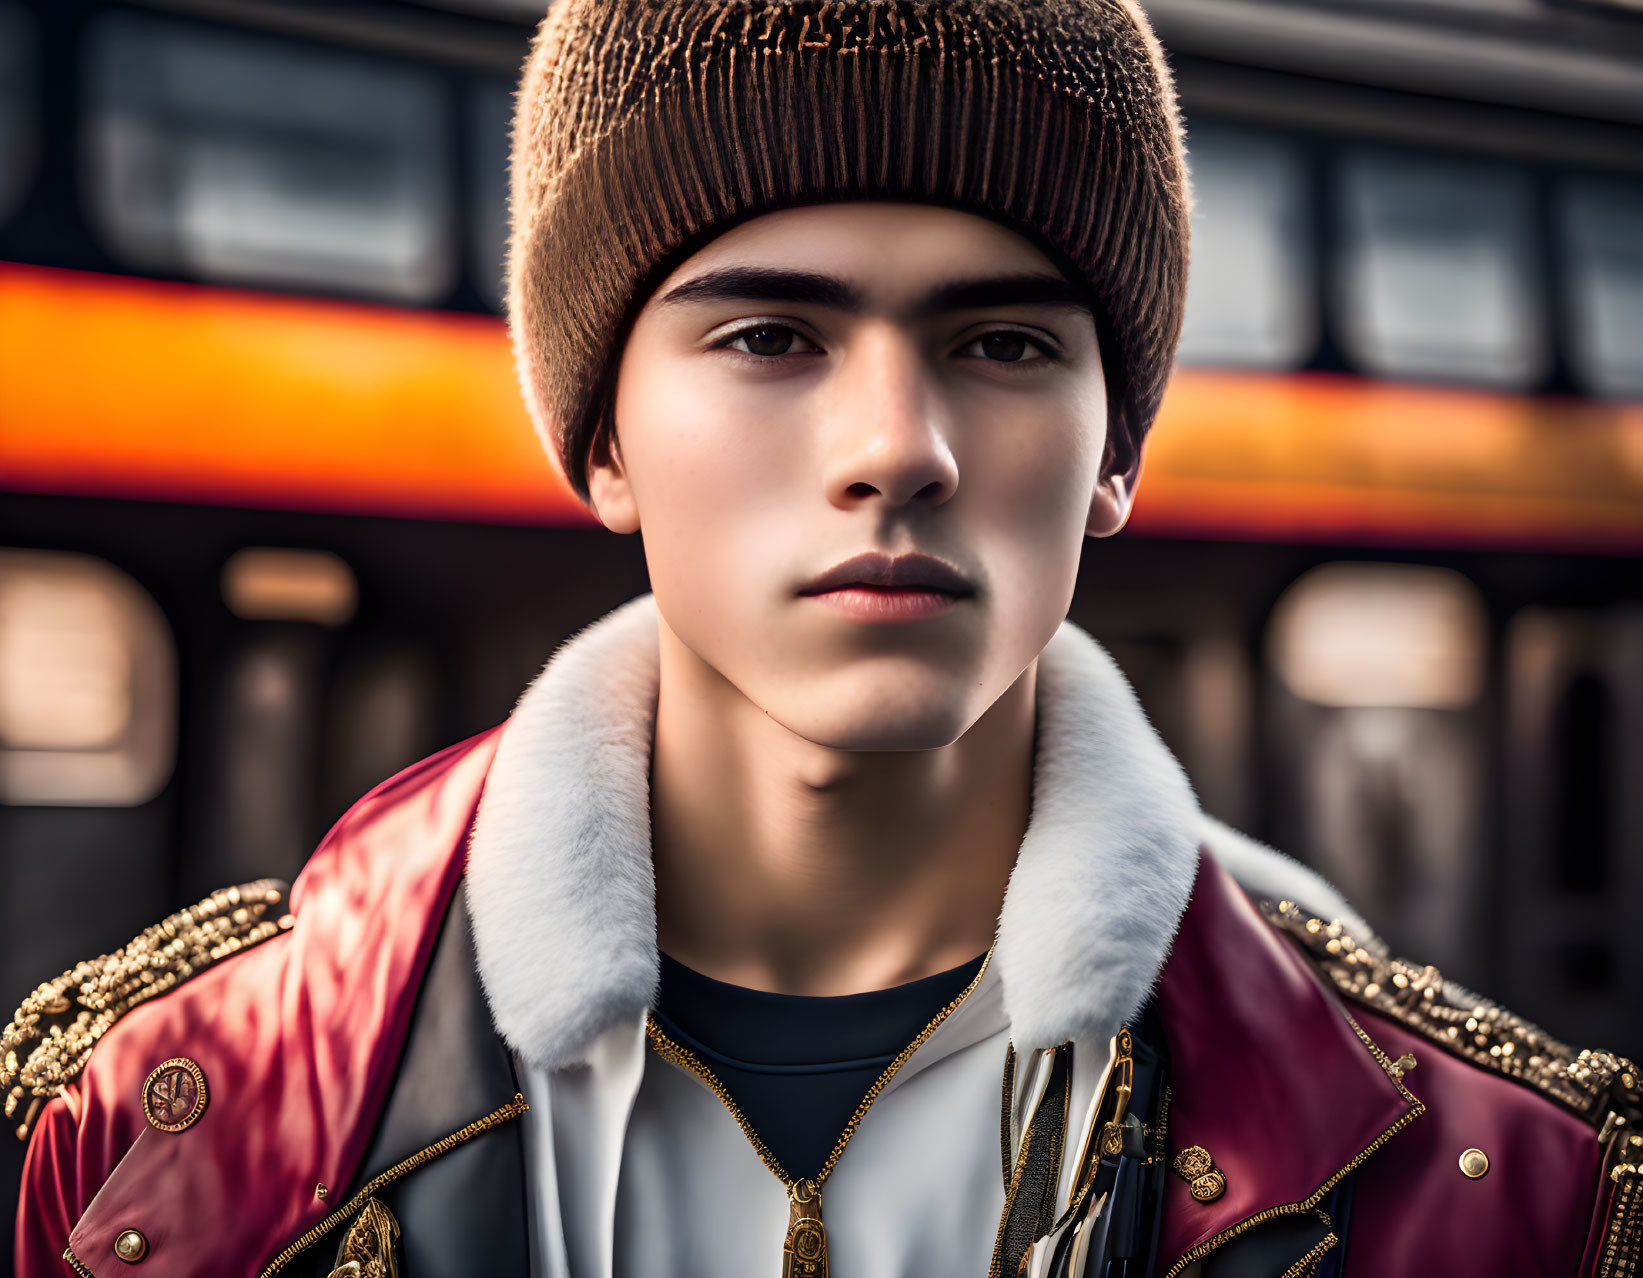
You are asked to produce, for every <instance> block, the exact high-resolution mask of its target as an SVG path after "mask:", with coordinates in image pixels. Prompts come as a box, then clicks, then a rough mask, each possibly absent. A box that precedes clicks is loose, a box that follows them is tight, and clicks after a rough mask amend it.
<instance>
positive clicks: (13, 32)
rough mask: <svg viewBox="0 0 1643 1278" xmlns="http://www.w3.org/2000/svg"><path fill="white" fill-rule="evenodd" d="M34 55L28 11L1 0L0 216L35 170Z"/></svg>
mask: <svg viewBox="0 0 1643 1278" xmlns="http://www.w3.org/2000/svg"><path fill="white" fill-rule="evenodd" d="M33 54H34V39H33V32H32V31H31V30H30V27H29V16H28V14H27V13H25V12H24V11H23V9H22V7H21V6H20V5H17V4H12V3H9V2H8V0H0V219H4V218H7V217H10V216H11V213H12V210H13V209H15V208H16V207H17V202H18V201H19V200H20V199H21V198H22V195H23V191H24V188H25V187H27V185H28V181H29V176H30V174H31V173H32V171H33V169H34V157H35V147H36V141H35V130H36V127H37V126H36V122H35V121H36V117H35V110H34V92H35V90H34V63H33Z"/></svg>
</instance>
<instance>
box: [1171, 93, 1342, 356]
mask: <svg viewBox="0 0 1643 1278" xmlns="http://www.w3.org/2000/svg"><path fill="white" fill-rule="evenodd" d="M1188 149H1189V153H1190V161H1191V169H1192V183H1193V188H1194V192H1195V199H1194V204H1195V206H1196V207H1195V208H1194V211H1193V218H1192V271H1191V273H1190V274H1189V276H1188V283H1187V310H1186V322H1185V325H1184V327H1183V329H1182V333H1181V349H1180V359H1181V361H1182V362H1183V363H1187V364H1231V365H1243V366H1252V367H1256V368H1296V367H1298V366H1300V365H1302V364H1304V363H1306V362H1307V360H1308V359H1309V358H1310V357H1311V355H1312V352H1313V349H1314V348H1315V347H1316V345H1317V342H1318V316H1317V306H1316V303H1315V301H1314V298H1315V296H1316V289H1315V274H1316V267H1315V265H1314V262H1315V258H1314V253H1313V247H1312V240H1313V237H1312V223H1313V218H1312V212H1311V200H1310V198H1309V194H1308V191H1309V187H1308V181H1307V172H1306V166H1305V163H1304V161H1303V158H1302V155H1301V153H1300V150H1299V148H1298V147H1296V146H1295V145H1294V144H1293V143H1290V142H1288V141H1287V140H1285V139H1283V138H1279V137H1272V136H1267V135H1264V134H1261V133H1258V132H1254V131H1252V130H1248V129H1242V128H1239V127H1237V126H1235V125H1225V124H1220V123H1210V124H1205V123H1199V124H1197V125H1195V126H1194V127H1193V129H1192V132H1191V136H1190V138H1189V141H1188Z"/></svg>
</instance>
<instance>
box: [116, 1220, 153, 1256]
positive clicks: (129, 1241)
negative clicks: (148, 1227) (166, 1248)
mask: <svg viewBox="0 0 1643 1278" xmlns="http://www.w3.org/2000/svg"><path fill="white" fill-rule="evenodd" d="M114 1254H115V1255H116V1256H118V1257H119V1258H120V1259H121V1260H123V1261H125V1262H126V1264H128V1265H135V1264H136V1263H137V1262H138V1261H139V1260H141V1259H142V1258H143V1257H144V1256H146V1255H148V1239H146V1238H144V1237H143V1231H142V1230H140V1229H122V1230H121V1231H120V1234H119V1236H118V1237H117V1238H115V1240H114Z"/></svg>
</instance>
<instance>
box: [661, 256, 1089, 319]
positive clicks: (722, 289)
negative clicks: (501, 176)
mask: <svg viewBox="0 0 1643 1278" xmlns="http://www.w3.org/2000/svg"><path fill="white" fill-rule="evenodd" d="M700 302H796V303H801V304H805V305H809V306H825V307H827V308H828V309H829V310H835V311H843V312H845V313H846V314H849V315H860V314H862V313H863V312H864V311H866V310H867V299H866V298H865V297H864V296H863V294H862V292H861V290H860V289H859V288H857V287H856V286H855V285H854V284H851V283H850V282H849V281H847V280H842V279H839V278H838V277H837V276H835V275H821V274H817V273H815V272H811V271H789V270H781V269H779V268H775V267H762V266H731V267H725V268H723V269H721V270H717V271H709V272H707V274H705V275H698V276H696V278H694V279H689V280H686V281H685V282H684V283H683V284H680V285H678V286H676V287H675V288H672V289H670V290H668V292H666V293H664V294H663V295H662V296H661V297H659V298H658V299H657V301H656V304H657V305H658V306H683V305H689V304H691V303H700ZM993 306H1049V307H1054V308H1056V309H1058V310H1076V311H1082V312H1086V313H1089V314H1092V315H1093V314H1094V309H1093V307H1092V305H1091V303H1090V301H1089V300H1088V297H1087V295H1086V294H1085V293H1084V291H1083V290H1081V289H1079V288H1078V287H1076V286H1075V285H1073V284H1072V283H1070V282H1069V281H1068V280H1067V279H1065V278H1064V277H1063V276H1060V275H1044V274H1039V273H1035V272H1024V273H1021V274H1016V275H991V276H986V277H983V278H978V279H969V280H952V281H950V282H948V283H946V284H940V285H937V286H936V287H935V288H933V289H931V290H930V291H929V292H928V293H926V294H925V295H924V296H923V297H921V298H919V299H918V300H917V301H916V302H914V304H913V307H912V309H911V311H910V312H909V313H908V315H907V317H906V318H909V319H914V320H923V319H932V318H934V317H935V316H938V315H945V314H948V313H950V312H953V311H967V310H976V309H979V308H982V307H993Z"/></svg>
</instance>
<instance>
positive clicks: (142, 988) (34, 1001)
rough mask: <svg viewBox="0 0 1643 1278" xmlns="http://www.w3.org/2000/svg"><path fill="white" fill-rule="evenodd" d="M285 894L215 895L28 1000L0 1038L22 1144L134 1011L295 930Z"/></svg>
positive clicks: (257, 885) (264, 887)
mask: <svg viewBox="0 0 1643 1278" xmlns="http://www.w3.org/2000/svg"><path fill="white" fill-rule="evenodd" d="M288 890H289V889H288V888H287V885H286V884H285V883H284V882H283V881H281V880H279V879H258V880H257V881H256V882H254V883H242V884H240V885H239V886H238V887H230V888H219V889H218V890H217V891H215V892H213V893H212V894H211V895H210V896H208V897H206V898H205V899H204V900H203V901H200V902H198V903H197V904H195V905H191V906H189V907H188V908H187V909H185V910H178V911H177V912H176V913H175V914H172V915H169V916H168V917H166V918H163V919H161V920H160V921H159V922H158V923H155V924H154V925H153V926H151V927H148V928H145V929H143V931H142V933H141V934H140V935H138V936H136V937H134V938H132V940H131V941H129V942H128V943H126V944H125V945H122V946H121V947H120V948H119V949H117V950H115V951H114V953H112V954H104V955H102V956H101V957H99V958H94V959H89V960H87V961H86V962H84V963H78V964H76V965H75V966H74V967H72V968H70V969H69V970H68V971H66V972H64V973H63V974H62V975H61V976H59V977H58V978H57V979H56V980H52V981H47V982H46V983H45V984H44V985H41V986H40V987H39V988H38V989H36V990H35V991H34V992H33V993H32V994H30V995H29V996H28V997H27V998H25V999H24V1000H23V1005H22V1006H21V1007H19V1008H18V1009H17V1014H16V1015H15V1016H13V1017H12V1020H11V1023H10V1024H9V1025H7V1026H6V1028H5V1032H4V1033H3V1034H0V1092H4V1093H5V1097H6V1117H7V1118H8V1119H12V1118H17V1117H18V1114H17V1111H18V1109H19V1107H22V1108H23V1114H22V1116H21V1118H20V1119H19V1121H18V1126H17V1137H18V1139H19V1140H27V1139H28V1137H29V1132H30V1130H32V1128H33V1127H34V1122H35V1120H36V1119H37V1118H38V1117H39V1116H40V1111H41V1110H42V1109H44V1108H45V1105H46V1102H47V1101H49V1100H50V1099H51V1098H52V1097H53V1096H55V1095H57V1093H58V1092H60V1091H62V1090H63V1087H64V1085H65V1084H67V1083H68V1082H69V1081H70V1080H71V1079H73V1078H74V1077H75V1075H77V1074H78V1073H79V1072H80V1071H81V1070H82V1069H83V1068H84V1067H85V1063H86V1061H87V1060H88V1059H89V1058H90V1056H91V1050H92V1048H94V1047H96V1046H97V1041H98V1040H99V1039H100V1038H102V1036H103V1035H104V1034H106V1033H107V1032H108V1030H109V1027H110V1026H112V1025H113V1024H114V1023H115V1022H116V1021H117V1020H119V1019H120V1018H121V1017H122V1016H124V1015H125V1014H126V1013H127V1012H129V1011H130V1010H131V1009H132V1008H134V1007H136V1006H138V1005H139V1004H141V1003H146V1002H147V1001H148V1000H149V999H151V998H158V997H159V996H160V995H161V994H164V993H166V992H167V991H168V990H173V989H176V987H177V986H179V985H181V984H182V983H183V982H184V981H186V980H188V979H189V978H190V977H194V976H198V975H199V974H200V973H201V972H203V971H205V970H206V969H207V968H208V967H211V966H212V965H213V964H215V963H216V962H218V961H219V960H221V959H225V958H227V957H228V956H229V955H231V954H238V953H240V952H241V951H242V950H246V949H249V948H251V947H252V946H253V945H258V944H260V943H261V942H263V941H266V940H267V939H268V938H269V937H271V936H277V935H279V933H280V932H282V931H284V930H285V929H287V928H289V927H290V926H291V922H292V919H291V916H290V915H289V914H287V913H285V911H284V908H283V903H284V901H285V898H286V894H287V892H288ZM25 1101H27V1102H28V1103H27V1105H26V1106H24V1102H25Z"/></svg>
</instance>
